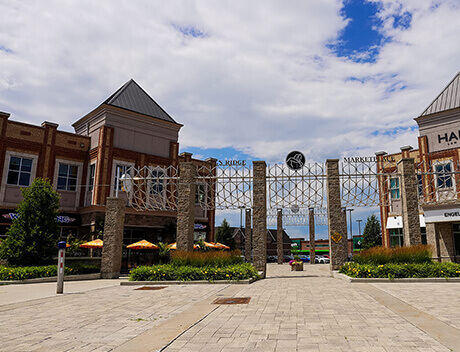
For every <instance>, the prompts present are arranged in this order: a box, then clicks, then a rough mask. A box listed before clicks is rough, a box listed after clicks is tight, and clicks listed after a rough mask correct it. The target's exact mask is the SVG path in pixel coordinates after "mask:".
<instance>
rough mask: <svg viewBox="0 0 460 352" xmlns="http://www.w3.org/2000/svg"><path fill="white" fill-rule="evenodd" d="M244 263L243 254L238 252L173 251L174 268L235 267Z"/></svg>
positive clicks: (172, 262) (172, 261)
mask: <svg viewBox="0 0 460 352" xmlns="http://www.w3.org/2000/svg"><path fill="white" fill-rule="evenodd" d="M241 263H243V258H242V257H241V252H240V251H238V250H235V251H231V252H224V251H209V252H202V251H193V252H184V251H177V250H176V251H172V252H171V264H172V265H173V266H193V267H203V266H213V267H225V266H228V265H235V264H241Z"/></svg>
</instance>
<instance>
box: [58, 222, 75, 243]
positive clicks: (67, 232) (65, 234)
mask: <svg viewBox="0 0 460 352" xmlns="http://www.w3.org/2000/svg"><path fill="white" fill-rule="evenodd" d="M77 237H78V227H68V226H62V227H61V241H66V242H68V243H69V242H71V241H72V240H74V239H76V238H77Z"/></svg>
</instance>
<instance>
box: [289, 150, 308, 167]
mask: <svg viewBox="0 0 460 352" xmlns="http://www.w3.org/2000/svg"><path fill="white" fill-rule="evenodd" d="M286 165H287V167H288V168H290V169H291V170H294V171H297V170H300V169H301V168H303V166H304V165H305V155H303V154H302V153H301V152H299V151H297V150H295V151H292V152H290V153H289V154H288V155H287V157H286Z"/></svg>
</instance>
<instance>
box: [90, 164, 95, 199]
mask: <svg viewBox="0 0 460 352" xmlns="http://www.w3.org/2000/svg"><path fill="white" fill-rule="evenodd" d="M95 173H96V164H91V165H90V166H89V187H88V191H89V192H92V191H93V188H94V175H95Z"/></svg>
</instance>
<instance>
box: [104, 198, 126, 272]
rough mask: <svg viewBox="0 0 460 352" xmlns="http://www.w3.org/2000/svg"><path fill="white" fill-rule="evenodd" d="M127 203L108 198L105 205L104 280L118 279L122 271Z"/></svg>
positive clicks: (118, 199)
mask: <svg viewBox="0 0 460 352" xmlns="http://www.w3.org/2000/svg"><path fill="white" fill-rule="evenodd" d="M124 227H125V201H124V200H123V199H120V198H115V197H107V200H106V205H105V224H104V237H103V241H104V246H103V247H102V260H101V275H102V278H103V279H118V278H119V277H120V270H121V256H122V244H123V229H124Z"/></svg>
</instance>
